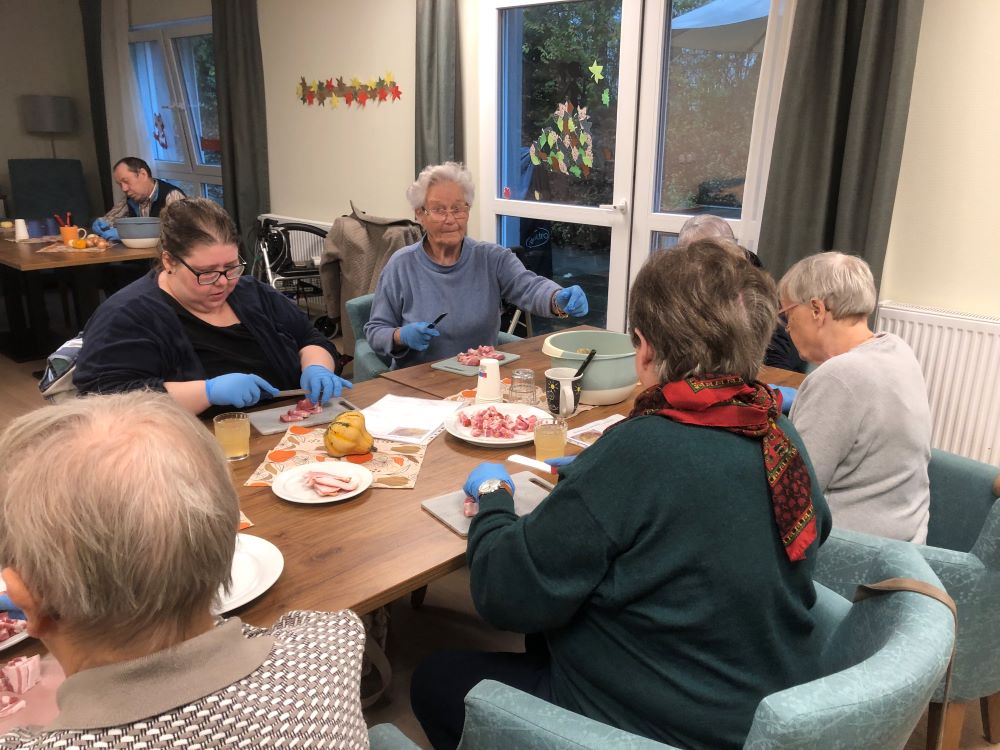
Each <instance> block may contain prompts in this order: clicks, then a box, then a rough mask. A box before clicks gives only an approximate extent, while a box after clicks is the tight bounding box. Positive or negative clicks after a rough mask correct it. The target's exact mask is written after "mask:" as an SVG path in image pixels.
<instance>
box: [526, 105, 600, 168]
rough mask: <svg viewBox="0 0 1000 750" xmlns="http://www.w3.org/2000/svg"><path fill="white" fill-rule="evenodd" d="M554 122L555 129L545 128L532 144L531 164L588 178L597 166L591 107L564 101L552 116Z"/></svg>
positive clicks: (530, 150)
mask: <svg viewBox="0 0 1000 750" xmlns="http://www.w3.org/2000/svg"><path fill="white" fill-rule="evenodd" d="M552 119H553V120H554V121H555V126H554V127H546V128H543V129H542V134H541V135H540V136H538V140H536V141H535V142H534V143H532V144H531V148H530V149H529V156H530V157H531V163H532V164H534V165H535V166H536V167H537V166H540V165H542V164H544V165H546V166H547V167H548V168H549V169H550V170H552V171H553V172H562V173H563V174H571V175H573V176H574V177H586V176H588V175H589V174H590V170H591V169H592V168H593V166H594V139H593V137H592V136H591V134H590V121H589V120H590V117H589V116H588V115H587V108H586V107H574V106H573V103H572V102H563V103H562V104H560V105H559V106H558V107H557V108H556V111H555V112H553V113H552Z"/></svg>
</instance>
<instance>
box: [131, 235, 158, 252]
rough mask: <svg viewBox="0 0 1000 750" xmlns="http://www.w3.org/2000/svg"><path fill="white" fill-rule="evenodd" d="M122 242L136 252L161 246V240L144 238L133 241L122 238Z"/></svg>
mask: <svg viewBox="0 0 1000 750" xmlns="http://www.w3.org/2000/svg"><path fill="white" fill-rule="evenodd" d="M122 242H123V243H124V244H125V247H131V248H133V249H135V250H143V249H146V248H149V247H156V246H157V245H159V244H160V238H159V237H144V238H142V239H136V240H133V239H125V238H124V237H122Z"/></svg>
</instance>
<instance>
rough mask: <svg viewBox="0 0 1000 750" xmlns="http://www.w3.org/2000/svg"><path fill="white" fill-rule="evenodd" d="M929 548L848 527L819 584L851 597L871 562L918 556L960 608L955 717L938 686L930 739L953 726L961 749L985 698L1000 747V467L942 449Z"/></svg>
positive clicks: (953, 741) (937, 453) (990, 731)
mask: <svg viewBox="0 0 1000 750" xmlns="http://www.w3.org/2000/svg"><path fill="white" fill-rule="evenodd" d="M928 472H929V474H930V482H931V505H930V521H929V523H928V527H927V544H915V545H910V544H909V543H907V542H898V541H894V540H888V539H883V538H881V537H875V536H870V535H868V534H861V533H857V532H852V531H846V530H843V529H834V531H833V534H832V535H831V537H830V539H828V540H827V543H826V544H825V545H824V546H823V549H822V551H821V554H820V558H819V565H818V568H817V571H816V579H817V580H818V581H821V582H822V583H824V584H826V585H827V586H829V587H830V588H832V589H834V590H835V591H839V592H841V593H845V592H847V591H850V590H852V589H853V587H854V585H855V584H856V583H857V582H858V580H859V575H860V570H862V569H863V568H864V567H865V566H866V565H867V560H868V558H870V557H873V556H875V555H878V554H880V553H881V550H882V548H883V547H885V546H887V545H906V546H911V547H913V548H914V549H916V550H918V551H919V552H920V553H921V554H922V555H923V557H924V558H925V559H926V560H927V562H928V563H929V564H930V566H931V568H932V569H933V570H934V572H935V573H936V574H937V576H938V577H939V578H940V579H941V582H942V584H944V588H945V590H946V591H947V592H948V593H949V594H950V595H951V597H952V599H954V600H955V604H956V605H957V607H958V642H957V643H956V648H955V667H954V675H953V677H952V688H951V700H952V701H953V702H952V703H951V704H950V705H949V706H948V710H947V712H945V711H944V710H943V706H942V704H941V702H940V701H941V696H942V691H943V688H944V686H943V684H942V685H940V686H938V689H937V690H936V691H935V694H934V696H933V698H932V703H931V707H930V728H929V730H928V738H929V739H930V738H931V737H933V736H935V734H936V728H937V726H938V724H939V722H941V721H944V723H945V741H944V747H945V748H957V747H958V742H959V738H960V737H961V734H962V724H963V721H964V718H965V707H966V704H967V703H968V702H970V701H974V700H977V699H978V700H979V702H980V709H981V711H982V716H983V728H984V730H985V733H986V738H987V739H988V740H989V741H990V742H1000V648H998V647H997V640H998V637H1000V503H997V502H996V499H997V496H998V495H1000V476H998V474H1000V469H997V467H996V466H990V465H988V464H984V463H981V462H979V461H974V460H972V459H969V458H965V457H963V456H957V455H955V454H954V453H948V452H946V451H942V450H937V449H935V450H933V451H932V452H931V462H930V466H929V467H928Z"/></svg>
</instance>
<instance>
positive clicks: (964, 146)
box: [881, 0, 1000, 315]
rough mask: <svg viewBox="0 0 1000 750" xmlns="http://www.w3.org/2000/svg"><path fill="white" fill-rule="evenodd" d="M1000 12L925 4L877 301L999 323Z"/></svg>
mask: <svg viewBox="0 0 1000 750" xmlns="http://www.w3.org/2000/svg"><path fill="white" fill-rule="evenodd" d="M998 29H1000V2H996V0H925V3H924V16H923V22H922V24H921V29H920V44H919V47H918V49H917V63H916V69H915V71H914V81H913V94H912V98H911V100H910V115H909V122H908V125H907V131H906V143H905V145H904V148H903V162H902V166H901V170H900V177H899V187H898V189H897V193H896V206H895V209H894V212H893V222H892V229H891V231H890V235H889V246H888V251H887V253H886V263H885V268H884V272H883V277H882V290H881V293H882V297H883V299H892V300H894V301H897V302H907V303H911V304H920V305H931V306H936V307H944V308H949V309H952V310H958V311H961V312H968V313H979V314H985V315H1000V222H998V221H997V215H998V211H997V203H998V201H1000V45H998V44H997V41H996V34H997V31H998Z"/></svg>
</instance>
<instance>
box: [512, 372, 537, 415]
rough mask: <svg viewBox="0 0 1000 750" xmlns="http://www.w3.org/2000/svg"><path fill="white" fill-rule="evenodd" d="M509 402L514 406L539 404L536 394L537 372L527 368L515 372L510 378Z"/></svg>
mask: <svg viewBox="0 0 1000 750" xmlns="http://www.w3.org/2000/svg"><path fill="white" fill-rule="evenodd" d="M507 400H508V401H509V402H510V403H512V404H529V405H530V406H534V405H535V403H536V402H537V396H536V393H535V371H534V370H529V369H528V368H526V367H521V368H518V369H517V370H514V372H513V374H512V375H511V378H510V393H509V394H508V396H507Z"/></svg>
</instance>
